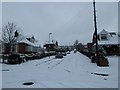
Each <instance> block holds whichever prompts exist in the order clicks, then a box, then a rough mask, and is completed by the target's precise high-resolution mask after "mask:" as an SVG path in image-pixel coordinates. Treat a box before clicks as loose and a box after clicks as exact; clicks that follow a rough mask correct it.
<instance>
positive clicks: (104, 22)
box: [2, 2, 118, 45]
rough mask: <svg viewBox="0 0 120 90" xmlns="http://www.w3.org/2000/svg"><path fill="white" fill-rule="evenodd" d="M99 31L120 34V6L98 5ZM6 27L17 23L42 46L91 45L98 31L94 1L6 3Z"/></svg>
mask: <svg viewBox="0 0 120 90" xmlns="http://www.w3.org/2000/svg"><path fill="white" fill-rule="evenodd" d="M96 10H97V24H98V32H99V31H101V30H102V29H105V30H107V31H118V3H117V2H103V3H102V2H97V3H96ZM2 21H3V24H6V23H7V22H8V21H9V22H14V23H16V24H17V25H18V26H19V27H20V28H21V29H22V31H23V32H24V34H25V35H34V36H35V37H36V39H37V40H38V41H39V43H40V44H41V45H43V44H44V43H45V42H46V41H48V38H49V36H48V35H49V33H52V35H51V38H52V39H54V40H57V41H58V42H59V44H61V45H69V44H73V43H74V42H75V40H79V42H80V43H83V44H86V43H88V42H91V40H92V34H93V32H94V24H93V6H92V2H66V3H65V2H4V3H2Z"/></svg>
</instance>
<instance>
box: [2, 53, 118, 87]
mask: <svg viewBox="0 0 120 90" xmlns="http://www.w3.org/2000/svg"><path fill="white" fill-rule="evenodd" d="M108 60H109V67H98V66H97V65H96V63H91V60H90V59H89V58H88V57H86V56H84V55H82V54H81V53H79V52H77V53H74V52H73V51H72V52H71V53H70V54H67V56H64V58H62V59H55V56H51V57H50V58H49V57H46V58H43V59H39V60H32V61H28V62H25V63H22V64H17V65H7V64H3V65H2V64H0V65H2V70H0V71H1V72H2V79H3V84H2V85H3V88H117V87H118V57H117V56H111V57H108ZM102 75H104V76H102ZM27 82H33V84H32V85H23V83H27Z"/></svg>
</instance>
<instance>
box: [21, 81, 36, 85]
mask: <svg viewBox="0 0 120 90" xmlns="http://www.w3.org/2000/svg"><path fill="white" fill-rule="evenodd" d="M33 84H34V83H33V82H26V83H23V85H33Z"/></svg>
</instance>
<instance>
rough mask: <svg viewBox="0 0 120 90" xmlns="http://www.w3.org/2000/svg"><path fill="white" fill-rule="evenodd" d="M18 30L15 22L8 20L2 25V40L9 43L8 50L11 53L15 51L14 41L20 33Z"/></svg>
mask: <svg viewBox="0 0 120 90" xmlns="http://www.w3.org/2000/svg"><path fill="white" fill-rule="evenodd" d="M18 32H19V30H18V27H17V25H16V24H15V23H13V22H8V23H7V24H6V25H3V27H2V41H3V42H4V43H5V44H7V52H9V53H13V47H14V43H15V42H16V37H17V36H18V34H19V33H18Z"/></svg>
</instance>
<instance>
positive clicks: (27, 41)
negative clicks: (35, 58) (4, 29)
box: [17, 38, 39, 47]
mask: <svg viewBox="0 0 120 90" xmlns="http://www.w3.org/2000/svg"><path fill="white" fill-rule="evenodd" d="M17 42H19V43H26V44H28V45H32V46H35V47H39V45H38V44H37V43H32V42H30V41H29V40H27V39H26V38H24V39H22V40H20V41H17Z"/></svg>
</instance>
